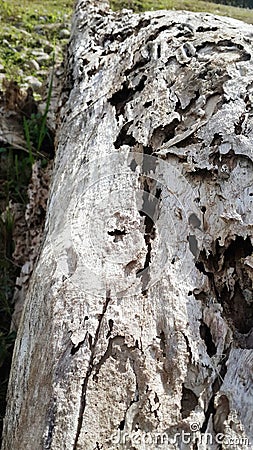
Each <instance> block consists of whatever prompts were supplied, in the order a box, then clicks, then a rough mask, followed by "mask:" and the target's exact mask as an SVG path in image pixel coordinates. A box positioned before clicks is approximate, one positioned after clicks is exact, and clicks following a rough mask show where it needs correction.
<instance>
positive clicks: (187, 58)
mask: <svg viewBox="0 0 253 450" xmlns="http://www.w3.org/2000/svg"><path fill="white" fill-rule="evenodd" d="M252 33H253V28H252V27H251V26H248V25H246V24H243V23H240V22H237V21H235V20H232V19H226V18H221V17H215V16H212V15H208V14H202V13H201V14H194V13H189V12H176V11H160V12H148V13H144V14H141V15H134V14H133V13H132V12H131V11H124V12H123V13H113V12H112V11H110V10H109V8H108V5H107V4H106V3H105V2H95V1H94V2H84V1H79V2H78V3H77V6H76V12H75V15H74V19H73V26H72V37H71V42H70V46H69V50H68V67H67V77H66V81H65V91H64V92H63V95H62V109H61V118H60V128H59V130H58V150H57V155H56V161H55V168H54V174H53V181H52V186H51V196H50V201H49V204H48V211H47V222H46V232H45V239H44V244H43V247H42V250H41V254H40V256H39V259H38V263H37V266H36V270H35V272H34V274H33V277H32V280H31V284H30V288H29V292H28V296H27V300H26V305H25V309H24V312H23V316H22V320H21V325H20V328H19V333H18V337H17V341H16V347H15V352H14V357H13V364H12V372H11V377H10V382H9V392H8V406H7V412H6V418H5V427H4V440H3V447H2V450H10V449H12V450H20V449H22V450H32V449H33V450H35V449H38V450H39V449H51V450H56V449H57V450H63V449H64V450H65V449H66V450H70V449H73V450H78V449H85V450H93V449H104V450H105V449H106V450H107V449H116V448H117V449H121V448H122V449H123V448H124V449H138V450H139V449H156V448H157V449H158V448H166V449H204V448H207V449H220V448H222V449H230V448H237V449H244V448H245V449H246V448H248V445H247V439H248V440H249V441H251V440H253V410H252V401H253V389H252V388H253V384H252V378H253V374H252V363H253V352H252V348H253V333H252V332H251V331H252V326H253V309H252V301H253V298H252V279H253V277H252V269H253V257H252V249H253V247H252V223H253V221H252V199H253V188H252V179H253V172H252V137H253V120H252V117H253V115H252V111H253V96H252V92H253V67H252V62H251V61H252V54H253V48H252V45H251V40H252ZM187 433H188V434H187ZM219 433H221V434H220V435H219ZM222 436H223V437H224V436H225V438H224V440H223V443H222V444H220V443H219V442H220V441H221V439H222ZM205 439H207V443H205V441H204V440H205ZM231 439H237V441H235V444H233V442H232V441H231Z"/></svg>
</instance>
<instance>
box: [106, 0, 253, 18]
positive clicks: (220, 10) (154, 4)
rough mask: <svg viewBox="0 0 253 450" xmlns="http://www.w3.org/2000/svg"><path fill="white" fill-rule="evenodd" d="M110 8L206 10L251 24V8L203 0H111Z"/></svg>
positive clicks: (252, 11) (138, 10)
mask: <svg viewBox="0 0 253 450" xmlns="http://www.w3.org/2000/svg"><path fill="white" fill-rule="evenodd" d="M110 5H111V8H112V9H114V10H118V9H121V8H131V9H133V10H134V11H135V12H141V11H153V10H158V9H174V10H186V11H195V12H202V11H203V12H208V13H211V14H217V15H221V16H227V17H232V18H234V19H238V20H242V21H244V22H247V23H251V24H253V10H250V9H243V8H237V7H235V6H228V5H219V4H216V3H211V2H205V1H203V0H157V1H155V0H143V1H141V0H125V1H124V0H111V1H110Z"/></svg>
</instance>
